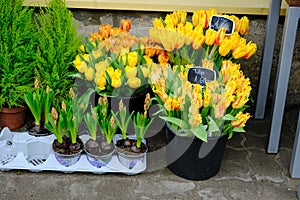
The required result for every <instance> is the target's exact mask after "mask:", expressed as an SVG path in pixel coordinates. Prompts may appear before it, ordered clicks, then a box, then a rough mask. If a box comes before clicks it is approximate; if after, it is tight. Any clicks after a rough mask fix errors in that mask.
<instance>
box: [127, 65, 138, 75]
mask: <svg viewBox="0 0 300 200" xmlns="http://www.w3.org/2000/svg"><path fill="white" fill-rule="evenodd" d="M125 74H126V77H127V78H134V77H136V74H137V67H131V66H126V67H125Z"/></svg>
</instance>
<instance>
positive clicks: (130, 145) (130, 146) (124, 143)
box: [116, 138, 147, 155]
mask: <svg viewBox="0 0 300 200" xmlns="http://www.w3.org/2000/svg"><path fill="white" fill-rule="evenodd" d="M116 146H117V150H118V152H121V153H124V154H127V155H136V154H137V153H140V154H142V153H145V152H146V151H147V147H146V145H145V144H144V143H142V145H141V148H137V146H136V140H135V139H129V138H126V139H121V140H118V141H117V142H116Z"/></svg>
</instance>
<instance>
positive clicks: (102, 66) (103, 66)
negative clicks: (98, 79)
mask: <svg viewBox="0 0 300 200" xmlns="http://www.w3.org/2000/svg"><path fill="white" fill-rule="evenodd" d="M108 66H109V64H108V62H107V60H104V61H100V62H98V63H96V64H95V69H96V72H104V71H105V69H106V68H107V67H108Z"/></svg>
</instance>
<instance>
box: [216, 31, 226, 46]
mask: <svg viewBox="0 0 300 200" xmlns="http://www.w3.org/2000/svg"><path fill="white" fill-rule="evenodd" d="M225 34H226V28H220V29H219V30H218V31H217V36H216V40H215V44H216V45H220V44H221V43H222V41H223V39H224V37H225Z"/></svg>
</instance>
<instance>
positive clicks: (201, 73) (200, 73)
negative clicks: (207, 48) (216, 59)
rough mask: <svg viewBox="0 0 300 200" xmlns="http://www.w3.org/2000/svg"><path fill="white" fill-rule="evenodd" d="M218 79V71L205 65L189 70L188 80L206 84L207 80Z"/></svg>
mask: <svg viewBox="0 0 300 200" xmlns="http://www.w3.org/2000/svg"><path fill="white" fill-rule="evenodd" d="M214 80H216V72H215V71H214V70H211V69H207V68H203V67H192V68H190V69H189V71H188V81H189V82H191V83H193V84H200V85H202V86H205V85H206V83H207V82H210V81H214Z"/></svg>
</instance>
